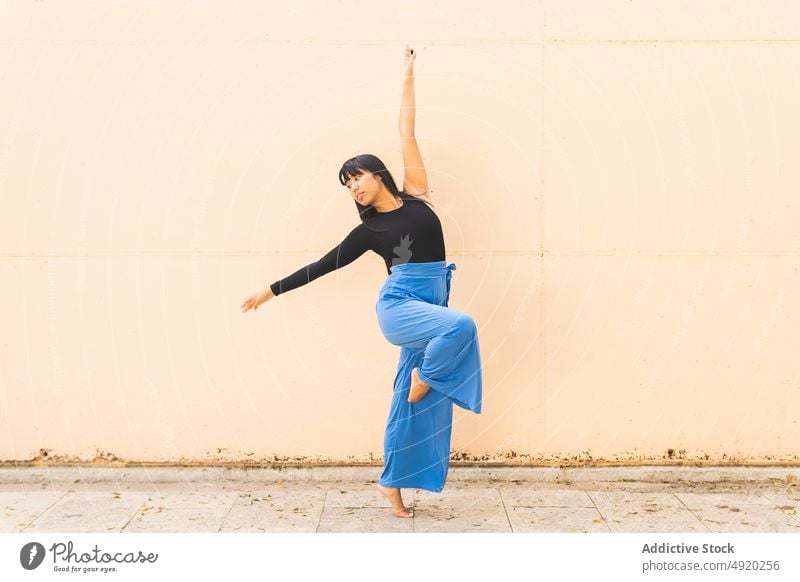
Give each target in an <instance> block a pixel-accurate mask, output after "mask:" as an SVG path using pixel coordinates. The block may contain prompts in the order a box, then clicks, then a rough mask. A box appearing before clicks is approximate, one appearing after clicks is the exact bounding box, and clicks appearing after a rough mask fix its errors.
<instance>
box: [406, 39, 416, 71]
mask: <svg viewBox="0 0 800 582" xmlns="http://www.w3.org/2000/svg"><path fill="white" fill-rule="evenodd" d="M416 58H417V54H416V53H415V52H414V50H413V49H411V48H409V46H408V45H406V48H405V53H404V57H403V62H404V63H405V76H406V77H413V76H414V60H415V59H416Z"/></svg>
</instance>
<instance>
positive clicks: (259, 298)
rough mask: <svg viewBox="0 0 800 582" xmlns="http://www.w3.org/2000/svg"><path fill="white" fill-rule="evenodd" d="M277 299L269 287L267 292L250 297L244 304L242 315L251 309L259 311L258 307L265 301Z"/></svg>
mask: <svg viewBox="0 0 800 582" xmlns="http://www.w3.org/2000/svg"><path fill="white" fill-rule="evenodd" d="M273 297H275V294H274V293H273V292H272V289H270V288H269V287H267V290H266V291H258V292H257V293H253V294H252V295H251V296H250V297H248V298H247V299H246V300H245V302H244V303H242V313H244V312H245V311H247V310H248V309H250V308H251V307H252V308H253V309H254V310H255V309H258V306H259V305H261V304H262V303H264V302H265V301H269V300H270V299H272V298H273Z"/></svg>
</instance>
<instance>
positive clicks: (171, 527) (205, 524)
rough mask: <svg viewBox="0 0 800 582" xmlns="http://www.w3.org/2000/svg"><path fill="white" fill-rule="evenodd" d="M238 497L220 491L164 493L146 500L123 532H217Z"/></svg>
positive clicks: (150, 496) (233, 493) (234, 494)
mask: <svg viewBox="0 0 800 582" xmlns="http://www.w3.org/2000/svg"><path fill="white" fill-rule="evenodd" d="M237 497H238V494H237V493H236V492H223V491H203V492H198V491H187V492H177V491H164V492H162V494H152V495H149V496H148V497H147V499H146V500H145V502H144V505H143V506H142V507H141V508H140V509H139V510H138V511H137V512H136V514H135V515H134V516H133V517H132V518H131V519H130V521H129V522H128V523H127V524H126V525H125V526H124V528H123V529H122V531H125V532H145V531H146V532H159V533H166V532H218V531H219V530H220V528H221V527H222V524H223V523H224V522H225V518H226V517H227V516H228V514H229V513H230V510H231V508H232V507H233V504H234V503H235V501H236V498H237Z"/></svg>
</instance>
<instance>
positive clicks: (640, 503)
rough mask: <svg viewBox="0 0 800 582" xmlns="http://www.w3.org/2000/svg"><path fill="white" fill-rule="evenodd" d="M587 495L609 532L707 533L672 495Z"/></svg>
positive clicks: (607, 493) (631, 492) (609, 493)
mask: <svg viewBox="0 0 800 582" xmlns="http://www.w3.org/2000/svg"><path fill="white" fill-rule="evenodd" d="M587 494H588V496H589V497H590V498H591V500H592V502H593V503H594V505H595V506H596V507H597V509H598V511H599V512H600V514H601V515H602V516H603V518H604V519H605V521H606V523H607V524H608V527H609V529H610V530H611V531H612V532H620V533H622V532H624V533H646V532H654V533H666V532H672V533H674V532H686V533H708V532H709V531H710V530H709V529H708V528H707V527H706V526H705V525H703V523H702V521H700V519H698V517H697V516H696V515H694V514H693V513H692V512H691V511H690V510H689V509H688V508H687V507H686V506H685V505H684V504H683V503H682V502H681V501H680V499H678V497H676V496H675V494H674V493H671V492H658V491H647V492H643V491H589V492H587Z"/></svg>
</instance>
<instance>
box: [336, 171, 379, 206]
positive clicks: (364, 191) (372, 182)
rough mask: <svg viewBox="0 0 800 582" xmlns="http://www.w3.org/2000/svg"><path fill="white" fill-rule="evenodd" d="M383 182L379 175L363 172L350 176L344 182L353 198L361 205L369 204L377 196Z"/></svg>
mask: <svg viewBox="0 0 800 582" xmlns="http://www.w3.org/2000/svg"><path fill="white" fill-rule="evenodd" d="M382 186H383V182H382V180H381V178H380V176H376V175H375V174H371V173H370V172H363V173H361V174H358V175H356V176H350V178H349V179H348V180H347V183H345V187H346V188H347V189H348V190H349V191H350V195H351V196H352V197H353V200H355V201H356V202H358V203H359V204H361V205H363V206H370V205H371V204H372V203H373V201H375V199H376V198H377V197H378V194H379V193H380V191H381V187H382Z"/></svg>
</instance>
